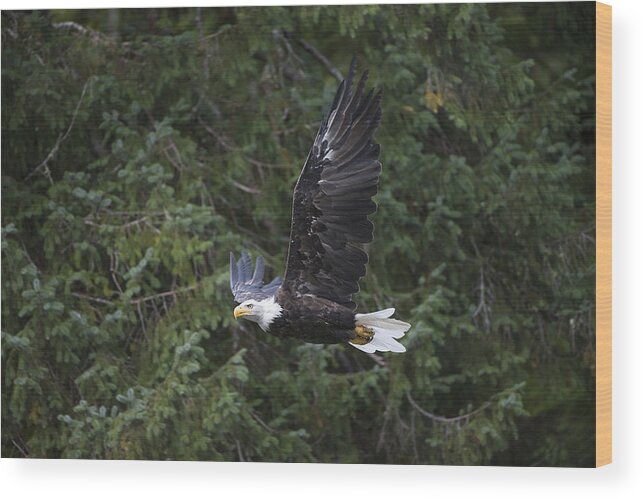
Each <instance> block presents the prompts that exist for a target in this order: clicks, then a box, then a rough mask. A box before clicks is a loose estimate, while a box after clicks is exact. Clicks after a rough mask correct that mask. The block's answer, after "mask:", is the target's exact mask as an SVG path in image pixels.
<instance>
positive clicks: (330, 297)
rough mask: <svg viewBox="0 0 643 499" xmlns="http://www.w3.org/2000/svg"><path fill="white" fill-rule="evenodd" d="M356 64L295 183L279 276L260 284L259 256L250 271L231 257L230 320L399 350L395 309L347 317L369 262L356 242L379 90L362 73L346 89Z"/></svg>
mask: <svg viewBox="0 0 643 499" xmlns="http://www.w3.org/2000/svg"><path fill="white" fill-rule="evenodd" d="M355 66H356V65H355V59H353V62H352V63H351V66H350V70H349V74H348V78H347V79H345V80H344V81H342V83H341V84H340V85H339V88H338V90H337V93H336V95H335V100H334V101H333V104H332V106H331V109H330V112H329V113H328V115H327V116H326V118H325V119H324V120H323V121H322V124H321V126H320V128H319V131H318V132H317V136H316V137H315V141H314V142H313V146H312V149H311V150H310V153H309V154H308V158H307V159H306V162H305V164H304V167H303V169H302V171H301V174H300V175H299V179H298V180H297V184H296V185H295V191H294V195H293V205H292V222H291V228H290V245H289V248H288V259H287V263H286V273H285V275H284V278H283V279H282V278H281V277H277V278H275V279H274V280H272V281H271V282H269V283H267V284H264V283H263V274H264V268H265V262H264V259H263V258H262V257H261V256H259V257H257V260H256V265H255V267H254V271H253V266H252V260H251V258H250V256H249V255H248V254H247V253H245V252H243V253H242V254H241V257H240V258H239V260H238V261H237V260H236V259H235V257H234V255H233V254H232V253H231V254H230V288H231V290H232V294H233V295H234V299H235V301H236V302H237V303H239V305H238V306H237V307H236V308H235V309H234V317H235V318H240V317H243V318H244V319H248V320H251V321H253V322H256V323H257V324H259V326H260V327H261V329H263V330H264V331H265V332H267V333H270V334H272V335H275V336H278V337H294V338H299V339H301V340H303V341H306V342H309V343H348V344H350V345H352V346H354V347H355V348H358V349H360V350H362V351H364V352H367V353H373V352H376V351H381V352H388V351H391V352H404V351H405V350H406V349H405V348H404V346H403V345H402V344H401V343H398V342H397V341H396V340H397V339H399V338H401V337H402V336H404V333H405V332H406V331H408V329H409V328H410V327H411V325H410V324H407V323H406V322H402V321H400V320H396V319H393V318H391V316H392V315H393V313H394V312H395V309H394V308H387V309H385V310H380V311H377V312H371V313H366V314H357V313H355V309H356V308H357V307H356V304H355V302H354V301H353V294H355V293H357V292H358V291H359V284H358V282H359V280H360V279H361V278H362V277H364V275H365V274H366V263H367V261H368V257H367V255H366V253H365V252H364V244H366V243H370V242H371V241H372V240H373V224H372V223H371V221H370V220H369V219H368V215H370V214H371V213H373V212H375V210H376V205H375V203H374V202H373V200H372V199H371V198H372V197H373V196H374V195H375V194H376V193H377V184H378V181H379V176H380V172H381V170H382V164H381V163H380V161H379V154H380V146H379V144H375V143H373V134H374V133H375V130H376V129H377V127H378V125H379V123H380V119H381V115H382V110H381V107H380V102H381V95H382V94H381V91H380V92H377V93H374V92H373V90H372V89H371V90H370V91H369V92H368V93H366V94H364V87H365V85H366V80H367V78H368V72H364V74H363V75H362V77H361V79H360V80H359V82H358V84H357V88H356V90H355V92H354V93H353V78H354V76H355Z"/></svg>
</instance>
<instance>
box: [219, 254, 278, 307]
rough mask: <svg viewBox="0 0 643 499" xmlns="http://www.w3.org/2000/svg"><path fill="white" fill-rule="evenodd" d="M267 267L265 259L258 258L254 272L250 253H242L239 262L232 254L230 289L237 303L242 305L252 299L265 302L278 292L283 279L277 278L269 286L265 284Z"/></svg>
mask: <svg viewBox="0 0 643 499" xmlns="http://www.w3.org/2000/svg"><path fill="white" fill-rule="evenodd" d="M265 266H266V265H265V262H264V259H263V257H261V256H258V257H257V263H256V265H255V268H254V272H253V270H252V260H251V259H250V255H248V253H246V252H245V251H244V252H242V253H241V257H240V258H239V261H237V260H235V258H234V255H233V254H232V253H230V289H231V290H232V294H233V295H234V300H235V301H236V302H238V303H241V302H244V301H246V300H250V299H254V300H263V299H265V298H270V297H271V296H273V295H274V294H275V293H276V292H277V289H279V286H281V282H282V279H281V277H275V278H274V279H273V280H272V281H270V282H269V283H268V284H264V283H263V281H262V279H263V273H264V270H265Z"/></svg>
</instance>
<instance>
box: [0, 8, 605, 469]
mask: <svg viewBox="0 0 643 499" xmlns="http://www.w3.org/2000/svg"><path fill="white" fill-rule="evenodd" d="M593 5H594V4H592V3H573V4H557V5H556V6H555V7H552V6H550V5H546V6H545V5H540V6H535V5H532V4H506V5H476V4H451V5H363V6H349V7H336V6H333V7H323V6H315V7H271V8H221V9H136V10H120V11H101V10H84V11H64V10H62V11H49V12H42V11H35V12H7V11H3V13H2V61H3V64H2V99H3V104H4V105H3V106H2V144H3V147H2V166H3V173H2V175H3V176H2V275H3V278H2V427H3V431H2V455H3V457H20V456H30V457H49V458H56V457H64V458H98V459H177V460H252V461H282V462H291V461H306V462H340V463H355V462H363V463H414V464H499V465H549V466H592V465H593V464H594V432H595V426H594V401H595V392H594V386H595V373H594V363H595V360H594V359H595V355H594V353H595V351H594V348H595V320H594V312H595V285H594V282H595V244H594V231H595V202H594V199H595V191H594V179H595V177H594V170H595V154H594V122H595V116H594V98H595V94H594V62H595V61H594V45H593V43H594V7H593ZM550 9H556V16H555V18H556V19H557V24H555V25H552V24H551V23H550V18H551V17H552V14H551V10H550ZM563 27H564V28H565V29H562V28H563ZM524 33H529V35H530V36H524V37H523V36H519V34H520V35H522V34H524ZM354 53H355V54H357V55H358V62H359V66H360V67H361V68H369V69H370V72H371V81H372V83H373V84H374V85H376V86H377V87H379V88H381V89H383V91H384V100H383V121H382V126H381V127H380V130H379V132H378V134H377V140H378V142H379V143H381V145H382V163H383V165H384V168H383V174H382V177H381V183H380V191H379V194H378V196H377V198H376V199H377V201H378V204H379V209H378V212H377V213H376V214H375V215H374V216H373V217H372V220H373V222H374V223H375V241H374V243H373V244H372V245H371V246H370V248H369V252H370V263H369V269H368V274H367V276H366V278H365V279H364V280H363V281H362V286H361V287H362V291H361V292H360V294H359V295H358V302H359V304H360V310H359V311H366V310H375V309H379V308H384V307H388V306H394V307H396V308H397V311H398V314H399V316H400V317H402V318H404V320H407V321H408V322H411V323H412V324H413V328H412V329H411V331H410V332H409V334H408V335H407V337H406V339H405V340H404V343H405V344H406V347H407V349H408V352H407V353H405V354H403V355H389V354H386V355H370V356H369V355H366V354H364V353H362V352H359V351H357V350H355V349H352V348H350V347H346V346H344V345H332V346H322V345H311V344H304V343H299V342H297V341H294V340H292V341H290V340H278V339H275V338H272V337H270V336H268V335H265V334H263V333H262V332H260V331H258V330H257V329H255V328H254V327H253V326H252V325H250V324H248V323H243V322H239V323H237V322H235V321H234V320H233V318H232V308H233V302H232V297H231V295H230V291H229V289H228V253H229V251H234V252H236V253H238V252H239V251H240V250H242V249H249V250H251V252H252V253H253V254H254V255H258V254H261V255H263V256H264V257H266V259H267V262H268V265H269V267H270V270H269V271H272V274H271V275H269V276H268V277H272V276H273V275H275V274H277V273H281V272H282V271H283V267H284V262H285V256H286V250H287V243H288V231H289V222H290V208H291V196H292V189H293V186H294V182H295V180H296V178H297V176H298V174H299V171H300V169H301V166H302V164H303V161H304V159H305V157H306V155H307V153H308V149H309V147H310V145H311V144H312V139H313V137H314V135H315V133H316V130H317V127H318V126H319V123H320V121H321V118H322V116H323V113H324V112H325V111H326V110H327V109H328V107H329V105H330V103H331V101H332V97H333V94H334V91H335V89H336V87H337V84H338V78H341V73H342V72H345V71H346V70H347V68H348V65H349V61H350V59H351V57H352V55H353V54H354Z"/></svg>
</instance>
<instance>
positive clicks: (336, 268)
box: [282, 59, 382, 310]
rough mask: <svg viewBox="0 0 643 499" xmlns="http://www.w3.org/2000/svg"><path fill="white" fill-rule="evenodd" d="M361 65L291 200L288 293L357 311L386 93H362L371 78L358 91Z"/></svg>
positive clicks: (340, 94) (343, 89)
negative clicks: (377, 137) (356, 297)
mask: <svg viewBox="0 0 643 499" xmlns="http://www.w3.org/2000/svg"><path fill="white" fill-rule="evenodd" d="M354 76H355V59H353V62H352V64H351V68H350V71H349V75H348V78H347V79H346V80H344V81H343V82H342V83H341V84H340V86H339V89H338V90H337V94H336V95H335V100H334V102H333V105H332V107H331V110H330V112H329V114H328V116H327V117H326V119H325V120H324V121H323V122H322V124H321V127H320V129H319V132H318V133H317V136H316V137H315V141H314V143H313V147H312V149H311V150H310V153H309V154H308V159H307V160H306V163H305V165H304V168H303V169H302V171H301V174H300V176H299V180H298V181H297V185H296V186H295V192H294V195H293V209H292V224H291V232H290V246H289V248H288V260H287V265H286V273H285V278H284V283H283V285H282V290H283V291H285V292H287V293H288V294H290V295H291V296H292V297H293V298H296V297H297V296H301V295H304V294H313V295H315V296H318V297H322V298H326V299H328V300H332V301H334V302H336V303H338V304H340V305H343V306H345V307H348V308H350V309H351V310H354V309H355V303H354V302H353V301H352V294H353V293H356V292H357V291H358V290H359V285H358V281H359V279H360V278H362V277H363V276H364V275H365V274H366V262H367V261H368V258H367V255H366V253H365V252H364V250H363V244H364V243H369V242H371V241H372V240H373V224H372V223H371V222H370V221H369V220H368V218H367V216H368V215H369V214H371V213H373V212H374V211H375V209H376V205H375V203H374V202H373V201H372V200H371V198H372V197H373V196H374V195H375V194H376V193H377V183H378V180H379V175H380V172H381V169H382V165H381V163H380V162H379V153H380V147H379V145H378V144H374V143H373V134H374V133H375V130H376V129H377V127H378V125H379V122H380V118H381V115H382V111H381V107H380V101H381V92H378V93H376V94H374V93H373V90H371V91H370V92H368V93H367V94H366V95H363V91H364V86H365V85H366V79H367V76H368V74H367V72H365V73H364V75H363V76H362V78H361V79H360V81H359V83H358V84H357V88H356V90H355V93H353V92H352V86H353V78H354Z"/></svg>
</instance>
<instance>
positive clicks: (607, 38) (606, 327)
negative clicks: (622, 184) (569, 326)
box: [596, 2, 612, 466]
mask: <svg viewBox="0 0 643 499" xmlns="http://www.w3.org/2000/svg"><path fill="white" fill-rule="evenodd" d="M611 462H612V7H611V6H610V5H605V4H602V3H598V2H597V3H596V466H603V465H605V464H609V463H611Z"/></svg>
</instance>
